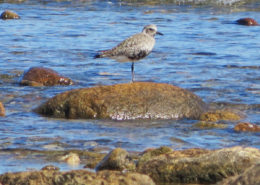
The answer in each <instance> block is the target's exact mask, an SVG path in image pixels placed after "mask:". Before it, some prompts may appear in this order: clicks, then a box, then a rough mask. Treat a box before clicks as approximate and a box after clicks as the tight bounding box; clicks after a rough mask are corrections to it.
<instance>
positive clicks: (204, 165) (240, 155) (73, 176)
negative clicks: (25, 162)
mask: <svg viewBox="0 0 260 185" xmlns="http://www.w3.org/2000/svg"><path fill="white" fill-rule="evenodd" d="M27 152H28V151H27ZM31 152H32V151H31ZM34 152H38V153H40V151H34ZM71 152H72V151H70V152H69V153H71ZM73 152H74V155H76V156H79V158H80V159H82V160H81V163H85V164H86V166H85V167H86V168H87V169H90V168H92V169H93V170H95V171H96V172H93V171H92V172H91V171H89V170H87V169H79V170H71V171H68V172H64V171H59V168H58V167H55V166H52V165H47V166H45V167H43V168H42V169H41V170H33V171H26V172H15V173H5V174H2V175H0V183H2V184H8V185H13V184H29V185H36V184H37V185H45V184H49V185H51V184H93V185H94V184H100V185H101V184H120V185H122V184H127V185H128V184H129V185H131V184H142V185H146V184H147V185H148V184H150V185H152V184H183V185H184V184H229V185H232V184H234V185H235V184H237V182H238V181H239V182H242V181H241V179H242V180H243V183H244V184H245V185H253V184H259V183H260V178H259V177H260V176H259V172H260V163H259V161H260V150H259V149H256V148H251V147H241V146H236V147H231V148H223V149H217V150H206V149H199V148H193V149H185V150H172V149H171V148H169V147H165V146H162V147H160V148H156V149H152V148H151V149H147V150H145V151H143V152H141V153H131V152H127V151H126V150H124V149H122V148H116V149H114V150H112V151H111V152H110V153H108V154H107V155H104V154H100V153H95V152H87V151H73ZM65 153H66V152H65V151H64V152H56V153H55V152H45V153H44V154H45V155H46V156H45V157H46V159H47V158H49V157H50V156H52V159H53V160H54V158H55V160H61V159H63V158H64V157H61V156H64V155H65ZM54 156H55V157H54ZM94 161H95V162H94ZM63 162H68V161H66V160H65V161H63ZM90 164H91V165H90ZM239 179H240V180H239Z"/></svg>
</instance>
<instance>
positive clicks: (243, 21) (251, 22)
mask: <svg viewBox="0 0 260 185" xmlns="http://www.w3.org/2000/svg"><path fill="white" fill-rule="evenodd" d="M236 22H237V24H240V25H245V26H259V24H258V23H257V22H256V21H255V20H254V19H252V18H242V19H238V20H237V21H236Z"/></svg>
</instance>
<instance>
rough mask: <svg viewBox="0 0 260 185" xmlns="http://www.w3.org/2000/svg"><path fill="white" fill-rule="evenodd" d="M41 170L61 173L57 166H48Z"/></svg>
mask: <svg viewBox="0 0 260 185" xmlns="http://www.w3.org/2000/svg"><path fill="white" fill-rule="evenodd" d="M41 170H48V171H50V170H53V171H59V170H60V168H59V167H57V166H53V165H47V166H44V167H43V168H42V169H41Z"/></svg>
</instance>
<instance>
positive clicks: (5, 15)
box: [0, 10, 20, 19]
mask: <svg viewBox="0 0 260 185" xmlns="http://www.w3.org/2000/svg"><path fill="white" fill-rule="evenodd" d="M0 17H1V19H20V16H19V15H17V14H16V13H14V12H12V11H10V10H5V11H4V12H3V13H2V14H1V16H0Z"/></svg>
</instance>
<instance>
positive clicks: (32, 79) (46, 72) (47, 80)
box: [20, 67, 73, 86]
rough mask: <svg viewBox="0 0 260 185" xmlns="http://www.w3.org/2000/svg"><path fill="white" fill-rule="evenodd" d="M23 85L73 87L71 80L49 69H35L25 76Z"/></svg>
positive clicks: (31, 69)
mask: <svg viewBox="0 0 260 185" xmlns="http://www.w3.org/2000/svg"><path fill="white" fill-rule="evenodd" d="M20 84H21V85H29V86H53V85H72V84H73V82H72V80H70V79H69V78H66V77H63V76H60V75H59V74H58V73H57V72H55V71H54V70H52V69H49V68H43V67H33V68H30V69H29V71H28V72H26V73H25V74H24V76H23V79H22V81H21V82H20Z"/></svg>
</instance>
